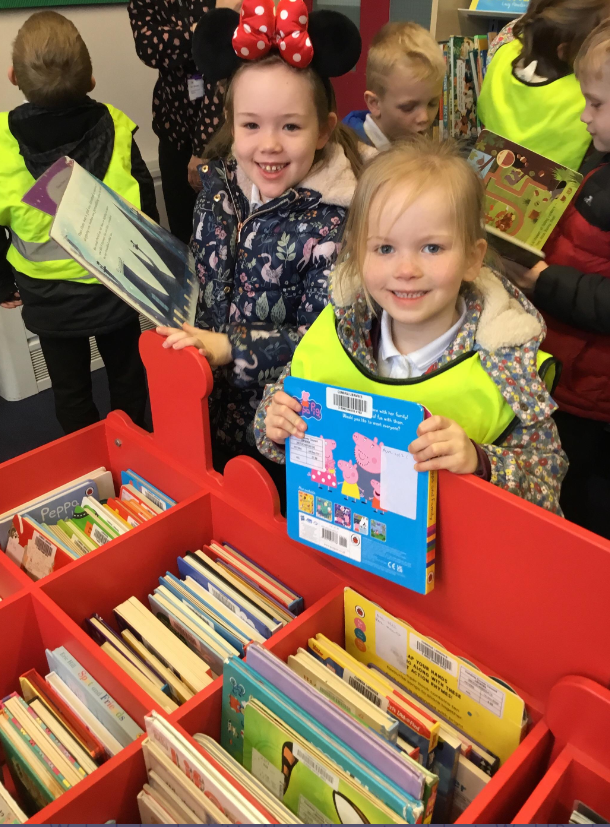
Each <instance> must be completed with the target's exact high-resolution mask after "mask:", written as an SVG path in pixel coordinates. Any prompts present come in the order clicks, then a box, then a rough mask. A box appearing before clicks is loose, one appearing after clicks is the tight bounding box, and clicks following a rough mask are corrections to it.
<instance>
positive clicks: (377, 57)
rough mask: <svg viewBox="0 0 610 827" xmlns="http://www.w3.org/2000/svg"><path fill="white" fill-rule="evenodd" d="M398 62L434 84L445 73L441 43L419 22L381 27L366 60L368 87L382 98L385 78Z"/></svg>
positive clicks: (390, 24) (420, 77)
mask: <svg viewBox="0 0 610 827" xmlns="http://www.w3.org/2000/svg"><path fill="white" fill-rule="evenodd" d="M399 64H402V65H406V66H408V68H409V70H410V71H412V72H413V75H414V76H415V77H416V78H417V79H418V80H430V81H431V82H432V83H434V84H435V85H440V83H441V82H442V80H443V77H444V76H445V61H444V60H443V56H442V54H441V50H440V47H439V45H438V43H437V42H436V41H435V40H434V38H433V37H432V35H431V34H430V32H429V31H428V30H427V29H424V28H423V26H419V25H418V24H417V23H386V24H385V26H382V27H381V29H379V31H378V32H377V34H376V35H375V37H374V38H373V40H372V42H371V47H370V49H369V53H368V56H367V59H366V88H367V89H370V91H371V92H374V93H375V94H376V95H379V96H380V97H382V96H383V95H384V94H385V91H386V86H385V80H386V78H387V77H388V75H389V74H390V73H391V72H392V71H393V70H394V68H395V67H396V66H397V65H399Z"/></svg>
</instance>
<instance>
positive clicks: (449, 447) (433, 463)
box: [409, 416, 479, 474]
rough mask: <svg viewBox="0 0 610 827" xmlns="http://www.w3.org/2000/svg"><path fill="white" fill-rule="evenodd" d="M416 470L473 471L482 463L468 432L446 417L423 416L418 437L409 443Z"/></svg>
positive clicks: (468, 472) (457, 472) (461, 472)
mask: <svg viewBox="0 0 610 827" xmlns="http://www.w3.org/2000/svg"><path fill="white" fill-rule="evenodd" d="M409 451H410V452H411V453H412V454H413V458H414V459H415V463H416V464H415V470H416V471H439V470H440V469H445V470H446V471H453V473H454V474H474V472H475V471H476V470H477V466H478V464H479V457H478V455H477V449H476V448H475V447H474V445H473V444H472V442H471V440H470V439H469V438H468V435H467V433H466V431H465V430H464V429H463V428H462V427H460V425H458V424H457V422H454V421H453V420H452V419H447V417H445V416H431V417H429V418H428V419H424V421H423V422H422V423H421V425H420V426H419V428H418V429H417V439H414V440H413V442H412V443H411V444H410V445H409Z"/></svg>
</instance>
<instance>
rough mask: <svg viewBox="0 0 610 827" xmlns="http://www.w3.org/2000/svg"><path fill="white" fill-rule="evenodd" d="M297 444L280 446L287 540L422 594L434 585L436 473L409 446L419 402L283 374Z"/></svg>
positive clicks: (418, 420)
mask: <svg viewBox="0 0 610 827" xmlns="http://www.w3.org/2000/svg"><path fill="white" fill-rule="evenodd" d="M284 389H285V391H286V393H289V394H290V395H291V396H294V397H295V398H296V399H297V400H298V401H299V402H300V404H301V407H302V413H301V416H302V417H303V419H304V420H305V422H306V423H307V432H306V434H305V436H304V438H303V439H298V438H296V437H291V438H290V440H289V441H287V443H286V487H287V498H288V534H289V535H290V536H291V537H292V538H293V539H295V540H298V541H300V542H301V543H306V544H307V545H310V546H313V547H314V548H316V549H318V550H319V551H323V552H325V553H326V554H329V555H331V556H332V557H337V558H339V559H342V560H345V561H346V562H349V563H351V564H352V565H354V566H358V567H359V568H361V569H364V570H365V571H370V572H372V573H373V574H376V575H378V576H379V577H383V578H384V579H386V580H391V581H392V582H394V583H398V585H400V586H404V587H405V588H407V589H412V590H413V591H416V592H420V593H422V594H427V593H428V592H430V591H431V590H432V589H433V588H434V556H435V545H436V473H435V472H430V473H429V472H421V473H420V472H417V471H416V470H415V468H414V460H413V457H412V455H411V454H410V453H409V450H408V449H409V445H410V444H411V442H413V440H414V439H415V438H416V437H417V428H418V427H419V425H420V423H421V422H422V421H423V420H424V419H425V418H426V416H427V415H428V414H427V412H426V410H425V409H424V408H423V406H422V405H417V404H416V403H414V402H406V401H404V400H401V399H392V398H390V397H387V396H379V395H377V394H363V393H356V392H354V391H349V390H345V389H343V388H335V387H332V386H330V385H325V384H321V383H319V382H312V381H310V380H307V379H298V378H296V377H293V376H289V377H288V378H287V379H286V381H285V384H284Z"/></svg>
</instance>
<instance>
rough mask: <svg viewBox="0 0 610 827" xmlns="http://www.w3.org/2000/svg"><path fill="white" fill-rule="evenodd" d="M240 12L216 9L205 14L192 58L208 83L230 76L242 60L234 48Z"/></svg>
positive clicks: (194, 40)
mask: <svg viewBox="0 0 610 827" xmlns="http://www.w3.org/2000/svg"><path fill="white" fill-rule="evenodd" d="M238 24H239V14H238V13H237V12H236V11H233V9H213V10H210V11H209V12H207V13H206V14H204V15H203V16H202V17H201V19H200V20H199V22H198V23H197V28H196V29H195V33H194V34H193V60H194V61H195V66H197V68H198V69H199V71H200V72H201V74H202V75H203V76H204V78H205V79H206V81H207V82H208V83H218V81H219V80H224V79H225V78H228V77H231V75H232V74H233V72H234V71H235V70H236V69H237V67H238V66H239V64H240V63H241V60H240V59H239V58H238V57H237V55H236V54H235V50H234V49H233V34H234V32H235V29H236V28H237V26H238Z"/></svg>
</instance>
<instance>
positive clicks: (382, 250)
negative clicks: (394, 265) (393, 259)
mask: <svg viewBox="0 0 610 827" xmlns="http://www.w3.org/2000/svg"><path fill="white" fill-rule="evenodd" d="M377 252H378V253H379V254H380V255H382V256H388V255H390V253H393V252H394V248H393V247H392V245H391V244H381V245H380V246H379V247H378V248H377Z"/></svg>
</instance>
